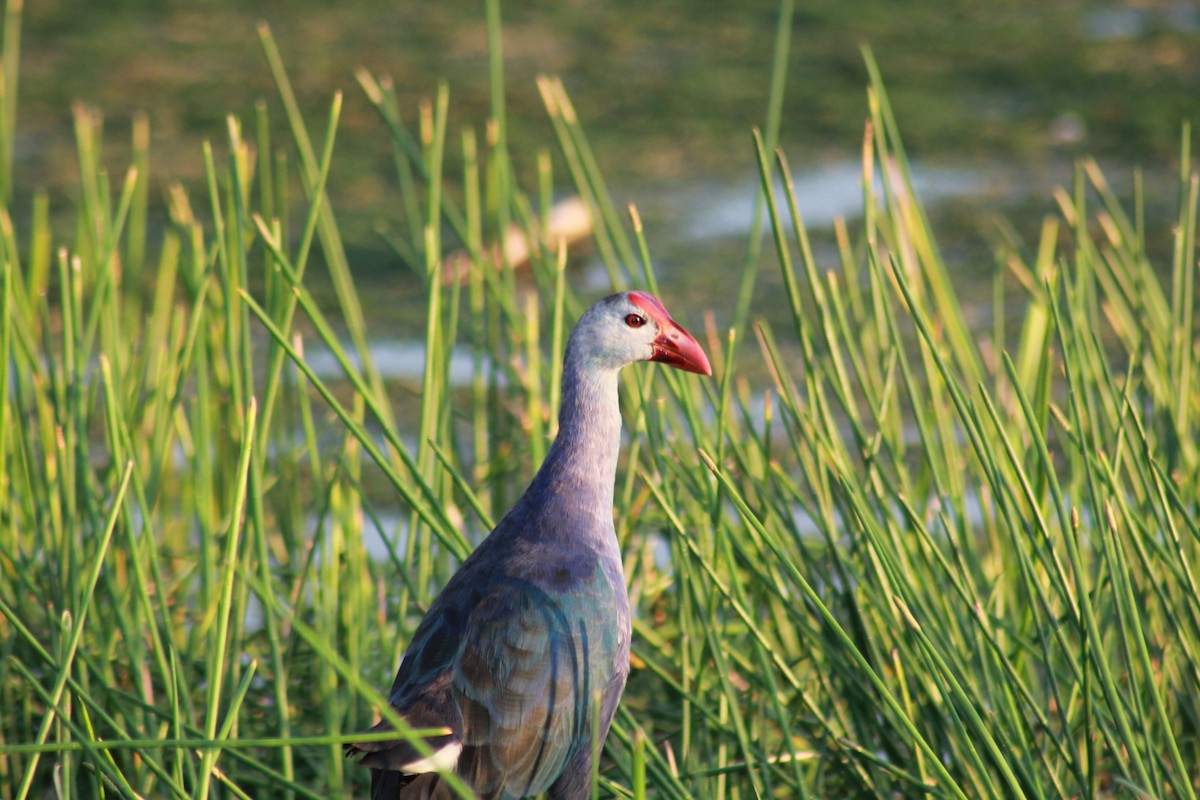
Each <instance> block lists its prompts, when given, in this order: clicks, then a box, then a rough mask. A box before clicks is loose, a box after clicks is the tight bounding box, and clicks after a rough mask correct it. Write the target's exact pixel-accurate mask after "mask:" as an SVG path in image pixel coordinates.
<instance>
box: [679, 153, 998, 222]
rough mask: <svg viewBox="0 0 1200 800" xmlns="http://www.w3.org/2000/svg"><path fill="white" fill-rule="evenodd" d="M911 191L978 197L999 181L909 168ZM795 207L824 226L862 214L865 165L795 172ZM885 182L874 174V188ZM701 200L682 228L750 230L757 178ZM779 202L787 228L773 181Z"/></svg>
mask: <svg viewBox="0 0 1200 800" xmlns="http://www.w3.org/2000/svg"><path fill="white" fill-rule="evenodd" d="M911 177H912V183H913V190H914V191H915V192H916V194H917V195H918V197H920V199H921V201H922V202H923V203H925V204H931V203H936V202H938V201H940V200H946V199H950V198H955V197H965V196H978V195H982V194H987V193H988V192H990V191H993V190H994V189H995V188H996V183H997V180H996V178H995V177H994V176H991V175H989V174H988V173H987V172H985V171H983V170H976V169H965V168H953V167H921V166H918V165H914V166H913V167H912V169H911ZM792 181H793V187H794V194H795V197H796V206H797V208H798V209H799V211H800V216H801V217H802V218H803V220H804V224H805V225H807V226H812V227H817V228H822V227H829V226H830V225H833V223H834V221H835V220H837V219H839V218H842V219H853V218H856V217H859V216H862V209H863V194H862V165H861V164H860V163H858V162H853V161H842V162H836V163H832V164H827V165H825V166H821V167H815V168H813V169H809V170H805V171H802V172H798V173H796V174H795V175H794V176H793V178H792ZM882 187H883V181H882V179H881V178H880V176H879V175H876V176H875V181H874V188H875V191H876V193H878V192H880V191H881V190H882ZM696 196H697V198H698V199H696V200H693V201H692V202H691V203H690V206H691V210H690V212H689V213H688V214H687V216H686V218H685V219H686V221H685V223H684V225H685V229H684V232H685V234H686V235H687V236H689V237H694V238H696V239H701V240H703V239H713V238H718V237H724V236H736V235H743V234H746V233H748V232H749V231H750V227H751V225H752V223H753V220H754V204H755V203H756V202H757V200H758V185H757V183H752V182H747V183H743V184H739V185H738V186H726V187H712V188H710V189H708V190H705V191H702V192H696ZM775 197H776V203H777V204H778V208H779V212H780V214H781V215H782V217H783V222H784V225H785V228H786V229H788V230H790V229H791V218H790V215H789V213H788V210H787V208H788V206H787V197H786V195H785V193H784V189H783V185H782V183H777V184H776V186H775Z"/></svg>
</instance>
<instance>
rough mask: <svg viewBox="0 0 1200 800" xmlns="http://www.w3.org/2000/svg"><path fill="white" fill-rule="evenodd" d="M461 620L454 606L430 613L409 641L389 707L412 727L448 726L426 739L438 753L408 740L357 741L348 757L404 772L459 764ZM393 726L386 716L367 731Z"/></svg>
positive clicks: (367, 764)
mask: <svg viewBox="0 0 1200 800" xmlns="http://www.w3.org/2000/svg"><path fill="white" fill-rule="evenodd" d="M432 611H435V612H436V611H437V610H436V609H434V610H432ZM460 623H461V617H460V615H458V614H456V613H454V611H453V609H450V610H448V612H443V613H430V614H429V615H427V616H426V617H425V619H424V620H423V621H422V623H421V625H419V626H418V627H417V631H416V633H415V634H414V635H413V639H412V641H411V642H409V645H408V648H407V650H406V651H405V655H404V658H403V659H402V660H401V662H400V669H399V671H398V672H397V673H396V681H395V683H394V684H393V685H392V694H391V698H390V705H391V706H392V709H393V710H394V711H395V712H396V713H397V714H399V715H400V716H401V717H402V718H403V719H404V721H405V722H407V723H408V725H409V727H411V728H444V729H445V730H446V733H445V734H444V735H441V736H434V737H431V738H428V739H425V740H424V741H425V744H426V745H427V746H428V748H429V750H430V751H432V753H433V755H432V756H426V755H425V754H423V753H420V752H419V751H418V750H417V749H416V748H415V747H414V746H413V745H412V744H410V743H409V742H407V741H405V740H403V739H390V740H381V741H370V742H356V743H354V744H351V745H347V747H346V755H348V756H353V755H358V754H360V753H361V754H363V758H362V761H361V763H362V765H363V766H366V767H370V768H372V769H380V770H392V771H396V772H403V773H420V772H431V771H433V770H435V769H437V768H438V767H439V766H440V767H442V768H443V769H445V768H450V767H453V766H454V763H455V761H456V760H457V757H458V753H459V751H460V750H461V734H462V716H461V715H460V714H459V712H458V706H457V704H456V703H455V702H454V697H453V687H452V685H451V676H452V673H453V665H454V659H455V658H456V656H457V655H458V651H459V650H460V648H461V644H462V630H461V625H460ZM388 730H393V727H392V725H391V723H389V722H388V721H387V720H383V721H382V722H380V723H379V724H378V725H376V726H375V727H373V728H371V729H370V731H368V733H381V732H383V731H388Z"/></svg>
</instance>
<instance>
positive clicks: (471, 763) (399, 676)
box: [346, 292, 712, 800]
mask: <svg viewBox="0 0 1200 800" xmlns="http://www.w3.org/2000/svg"><path fill="white" fill-rule="evenodd" d="M638 361H660V362H662V363H664V364H669V365H671V366H673V367H677V368H678V369H682V370H686V371H688V372H696V373H700V374H702V375H711V374H712V368H711V367H710V366H709V364H708V358H707V357H706V356H705V355H704V351H703V350H702V349H701V348H700V345H699V344H698V343H697V342H696V340H695V339H694V338H692V336H691V335H690V334H689V333H688V332H687V331H685V330H684V329H683V328H682V327H680V326H679V325H678V324H677V323H676V322H675V321H674V320H672V319H671V316H670V315H669V314H668V313H667V310H666V309H665V308H664V307H663V305H662V303H660V302H659V301H658V299H657V298H655V297H654V296H653V295H650V294H647V293H645V292H623V293H621V294H614V295H612V296H610V297H606V298H604V299H603V300H601V301H599V302H598V303H596V304H595V305H594V306H592V307H591V308H590V309H588V310H587V312H586V313H584V315H583V317H582V318H580V320H579V324H578V325H576V326H575V330H574V331H573V332H572V333H571V338H570V340H569V341H568V342H567V348H566V353H565V356H564V359H563V378H562V401H561V402H562V405H561V409H560V412H559V431H558V437H557V438H556V439H555V441H554V444H553V445H552V446H551V447H550V450H549V452H548V453H547V454H546V459H545V461H544V462H543V463H542V466H541V468H540V469H539V470H538V473H537V475H536V476H534V478H533V482H532V483H530V485H529V488H528V489H526V490H525V493H524V494H523V495H522V496H521V498H520V499H519V500H518V501H517V503H516V505H514V506H513V508H512V510H511V511H509V512H508V514H507V515H505V517H504V519H502V520H500V523H499V524H498V525H497V526H496V528H495V530H493V531H492V532H491V533H490V534H489V535H488V536H487V538H486V539H484V541H483V542H482V543H481V544H480V545H479V547H477V548H476V549H475V551H474V552H473V553H471V555H470V556H469V557H468V558H467V559H466V561H464V562H463V564H462V566H461V567H460V568H459V570H458V572H456V573H455V574H454V576H453V577H452V578H451V579H450V581H449V583H447V584H446V586H445V588H444V589H443V590H442V592H441V594H440V595H439V596H438V598H437V599H436V600H435V601H434V603H433V605H431V606H430V608H429V612H428V613H427V614H426V615H425V618H424V619H423V620H422V621H421V624H420V625H419V626H417V630H416V633H415V634H413V638H412V641H411V642H409V645H408V648H407V649H406V650H405V653H404V657H403V658H402V659H401V660H400V668H399V671H398V672H397V673H396V680H395V682H394V683H393V684H392V692H391V695H390V698H389V699H390V703H391V706H392V708H393V709H394V710H395V711H396V712H397V713H398V714H399V715H400V716H401V717H402V718H403V719H404V720H405V721H406V722H407V723H408V724H409V725H410V726H411V727H414V728H444V729H446V730H447V731H448V733H446V734H445V735H442V736H438V737H435V738H432V739H428V740H426V744H427V745H428V746H429V749H430V750H431V751H432V753H433V755H431V756H428V757H423V756H421V755H420V754H419V753H418V752H417V751H416V750H415V749H414V748H413V747H412V746H411V745H409V744H407V743H406V742H404V741H403V740H390V741H374V742H362V743H358V744H354V745H350V746H348V747H347V748H346V750H347V754H348V755H356V754H362V760H361V763H362V764H364V765H365V766H368V767H370V768H371V769H372V771H373V773H372V781H371V797H372V800H422V799H423V798H429V799H430V800H441V798H450V797H454V796H455V795H454V793H453V792H452V791H451V790H450V789H449V788H448V787H447V786H445V785H444V781H442V780H441V779H440V778H439V776H438V773H437V771H436V770H438V769H442V770H447V771H449V770H453V771H454V772H455V773H456V774H457V775H458V776H460V777H461V778H462V780H463V781H464V782H465V783H466V785H467V786H469V787H470V788H471V790H472V791H473V792H475V794H476V795H478V797H479V798H481V799H482V800H512V799H514V798H521V797H527V796H530V795H536V794H540V793H542V792H548V793H549V797H550V798H551V800H583V799H584V798H587V797H588V796H589V792H590V786H591V773H592V753H593V750H595V751H596V752H599V749H600V747H599V745H600V744H603V741H604V737H605V736H606V735H607V734H608V728H609V725H610V723H611V722H612V718H613V712H615V711H616V707H617V701H618V700H619V699H620V697H621V692H622V690H623V689H624V688H625V678H626V676H627V675H628V673H629V636H630V621H629V596H628V594H627V592H626V589H625V577H624V574H623V572H622V568H621V553H620V550H619V549H618V547H617V539H616V533H615V531H614V529H613V519H612V512H613V484H614V482H615V480H616V470H617V455H618V450H619V449H620V441H621V413H620V408H619V406H618V402H617V373H618V372H620V370H621V369H622V368H623V367H625V366H628V365H629V364H633V363H635V362H638ZM597 715H598V717H599V718H598V719H597ZM389 729H390V726H389V725H388V724H387V723H386V722H381V723H379V724H378V725H376V726H375V727H374V728H373V729H372V731H373V732H375V731H383V730H389ZM594 731H595V732H598V733H599V737H600V739H599V743H597V744H595V745H594V744H593V740H592V736H593V732H594Z"/></svg>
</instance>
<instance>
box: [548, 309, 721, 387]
mask: <svg viewBox="0 0 1200 800" xmlns="http://www.w3.org/2000/svg"><path fill="white" fill-rule="evenodd" d="M574 347H578V348H581V350H582V352H581V353H580V355H582V357H583V358H584V359H585V360H587V361H591V362H593V363H595V364H597V365H598V366H604V367H608V368H611V369H620V368H622V367H625V366H627V365H629V364H633V363H636V362H638V361H660V362H662V363H664V364H669V365H671V366H672V367H675V368H676V369H682V370H685V371H687V372H695V373H698V374H700V375H712V367H711V366H709V363H708V357H707V356H706V355H704V350H703V349H701V347H700V344H699V343H698V342H697V341H696V340H695V338H694V337H693V336H692V335H691V334H690V333H688V332H687V331H685V330H684V329H683V327H682V326H680V325H679V323H677V322H676V321H675V320H673V319H671V315H670V314H668V313H667V309H666V308H665V307H664V306H663V304H662V303H661V302H660V301H659V299H658V298H657V297H655V296H654V295H652V294H648V293H646V292H621V293H619V294H614V295H610V296H609V297H606V298H604V299H603V300H601V301H600V302H598V303H596V304H595V305H594V306H592V307H591V308H590V309H588V310H587V312H586V313H584V315H583V317H582V318H580V320H579V325H578V326H577V327H576V329H575V333H574V334H572V336H571V344H570V345H568V348H569V349H571V348H574Z"/></svg>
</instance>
